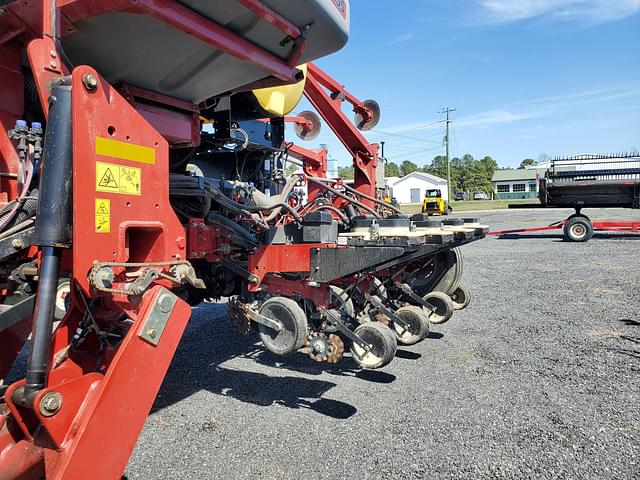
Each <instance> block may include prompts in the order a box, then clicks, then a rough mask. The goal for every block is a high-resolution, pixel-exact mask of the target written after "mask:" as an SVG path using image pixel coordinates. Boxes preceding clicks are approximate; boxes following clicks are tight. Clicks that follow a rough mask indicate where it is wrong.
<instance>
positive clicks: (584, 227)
mask: <svg viewBox="0 0 640 480" xmlns="http://www.w3.org/2000/svg"><path fill="white" fill-rule="evenodd" d="M591 237H593V225H592V224H591V221H590V220H589V219H588V218H586V217H582V216H579V217H573V218H570V219H569V221H567V223H566V224H565V226H564V238H565V240H568V241H570V242H586V241H587V240H589V239H590V238H591Z"/></svg>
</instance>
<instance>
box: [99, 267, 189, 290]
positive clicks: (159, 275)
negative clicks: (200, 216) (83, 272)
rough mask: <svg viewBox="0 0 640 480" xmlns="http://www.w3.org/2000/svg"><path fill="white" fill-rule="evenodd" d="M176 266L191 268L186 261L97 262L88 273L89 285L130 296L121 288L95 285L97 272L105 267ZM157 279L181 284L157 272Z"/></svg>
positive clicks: (173, 278) (175, 279) (174, 278)
mask: <svg viewBox="0 0 640 480" xmlns="http://www.w3.org/2000/svg"><path fill="white" fill-rule="evenodd" d="M176 265H188V266H189V267H191V263H190V262H188V261H186V260H181V261H174V262H97V263H95V264H94V265H93V267H92V268H91V272H90V273H89V281H90V282H91V285H92V286H93V288H95V289H96V290H97V291H99V292H104V293H116V294H123V295H131V292H130V291H128V290H125V289H122V288H108V287H103V286H100V285H97V284H96V282H95V281H94V280H95V276H96V274H97V272H98V271H99V270H100V269H101V268H105V267H109V268H110V267H119V268H140V267H147V268H153V267H173V266H176ZM158 277H159V278H164V279H166V280H169V281H171V282H173V283H176V284H178V285H180V284H181V281H180V279H178V278H176V277H172V276H171V275H168V274H166V273H163V272H158Z"/></svg>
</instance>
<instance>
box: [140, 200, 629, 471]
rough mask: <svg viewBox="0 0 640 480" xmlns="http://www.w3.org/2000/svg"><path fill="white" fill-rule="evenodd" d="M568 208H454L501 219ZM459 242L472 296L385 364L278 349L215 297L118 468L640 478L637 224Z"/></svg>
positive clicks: (517, 222) (500, 225)
mask: <svg viewBox="0 0 640 480" xmlns="http://www.w3.org/2000/svg"><path fill="white" fill-rule="evenodd" d="M585 213H587V214H588V215H590V216H592V218H593V219H594V220H595V219H598V220H605V219H609V220H623V219H626V220H631V219H639V218H640V217H639V215H638V213H637V211H626V210H607V211H604V210H593V211H586V212H585ZM567 214H568V212H567V211H560V210H534V211H528V210H526V211H523V210H516V211H494V212H487V213H481V214H477V213H474V214H465V215H474V216H480V217H481V218H482V220H483V221H486V222H487V223H490V224H491V226H492V229H505V228H517V227H521V226H524V227H530V226H534V225H545V224H548V223H551V222H553V221H555V220H560V219H562V218H563V217H564V216H566V215H567ZM463 252H464V254H465V264H464V265H465V273H464V280H463V284H464V285H465V286H466V287H467V288H468V289H469V291H470V292H471V294H472V302H471V305H470V306H469V307H468V308H467V309H466V310H464V311H461V312H457V313H456V314H455V315H454V317H453V319H452V320H451V321H450V322H449V323H447V324H444V325H439V326H433V327H432V329H431V333H430V336H429V338H428V339H427V340H425V341H424V342H422V343H420V344H418V345H416V346H413V347H401V348H399V350H398V355H397V357H396V358H395V360H394V361H393V362H392V363H391V364H390V365H389V366H387V367H386V368H384V369H382V370H379V371H362V370H359V369H358V368H357V367H356V364H355V362H353V361H352V360H351V359H350V358H346V359H345V360H344V361H343V362H342V363H341V364H339V365H336V366H322V365H316V364H313V363H312V362H311V361H310V360H309V359H308V358H307V357H306V356H304V355H301V354H296V355H292V356H290V357H286V358H281V357H276V356H275V355H272V354H270V353H269V352H266V351H264V350H263V349H262V348H261V347H260V345H259V343H258V342H257V338H256V337H248V338H247V337H242V336H240V335H238V334H236V333H235V331H234V330H233V329H232V328H231V326H230V322H229V320H228V318H227V311H226V305H224V304H208V305H202V306H199V307H197V308H196V309H195V310H194V313H193V317H192V319H191V322H190V325H189V327H188V330H187V332H186V334H185V336H184V338H183V340H182V342H181V345H180V348H179V350H178V352H177V354H176V356H175V359H174V361H173V363H172V366H171V368H170V371H169V372H168V375H167V377H166V380H165V382H164V384H163V386H162V389H161V391H160V394H159V396H158V399H157V401H156V403H155V406H154V408H153V411H152V413H151V415H150V416H149V418H148V420H147V423H146V426H145V428H144V431H143V432H142V434H141V436H140V439H139V441H138V444H137V446H136V449H135V452H134V454H133V456H132V458H131V461H130V463H129V466H128V469H127V477H128V478H129V479H169V478H171V479H174V478H177V479H225V480H235V479H255V480H294V479H295V480H298V479H323V480H332V479H336V480H337V479H358V480H364V479H427V478H428V479H458V478H464V479H494V478H497V479H522V478H549V479H552V478H553V479H633V478H640V381H639V380H640V315H639V314H638V310H639V307H640V236H632V235H627V234H597V235H596V236H595V238H594V239H592V240H591V241H589V242H588V243H585V244H575V243H567V242H563V241H562V238H561V234H560V232H556V233H553V232H551V233H541V234H528V235H520V236H518V237H516V236H507V237H503V238H496V237H492V238H487V239H485V240H482V241H479V242H476V243H474V244H471V245H468V246H466V247H464V248H463Z"/></svg>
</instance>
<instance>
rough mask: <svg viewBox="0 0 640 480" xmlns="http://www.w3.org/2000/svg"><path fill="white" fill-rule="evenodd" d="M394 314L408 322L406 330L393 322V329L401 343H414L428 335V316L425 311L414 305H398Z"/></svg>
mask: <svg viewBox="0 0 640 480" xmlns="http://www.w3.org/2000/svg"><path fill="white" fill-rule="evenodd" d="M395 314H396V315H397V316H398V317H400V319H401V320H403V321H405V322H407V323H408V324H409V328H408V330H404V329H403V328H401V327H400V325H396V324H395V323H394V324H393V331H394V332H395V334H396V339H397V340H398V343H401V344H402V345H415V344H416V343H418V342H421V341H422V340H424V339H425V338H427V335H429V316H428V315H427V314H426V312H425V311H424V310H423V309H422V308H420V307H415V306H406V307H400V308H399V309H398V310H396V311H395Z"/></svg>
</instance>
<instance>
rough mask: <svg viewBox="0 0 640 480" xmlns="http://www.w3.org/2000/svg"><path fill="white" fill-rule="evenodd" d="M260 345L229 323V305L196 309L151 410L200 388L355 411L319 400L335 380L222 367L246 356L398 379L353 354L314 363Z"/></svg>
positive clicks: (260, 400)
mask: <svg viewBox="0 0 640 480" xmlns="http://www.w3.org/2000/svg"><path fill="white" fill-rule="evenodd" d="M256 343H257V340H256V337H255V336H249V337H243V336H242V335H240V334H238V333H237V332H236V331H235V330H234V329H233V327H231V325H230V322H229V321H228V319H227V308H226V305H219V304H217V305H216V304H214V305H203V306H199V307H196V308H195V309H194V314H193V317H192V319H191V321H190V323H189V325H188V327H187V330H186V331H185V334H184V336H183V337H182V340H181V342H180V345H179V347H178V349H177V351H176V354H175V355H174V358H173V361H172V362H171V366H170V367H169V371H168V372H167V375H166V377H165V379H164V382H163V384H162V386H161V388H160V392H159V393H158V397H157V399H156V402H155V404H154V406H153V409H152V413H153V412H157V411H159V410H162V409H163V408H166V407H168V406H170V405H173V404H174V403H177V402H179V401H181V400H183V399H185V398H187V397H189V396H191V395H193V394H195V393H197V392H199V391H202V390H206V391H209V392H211V393H215V394H217V395H223V396H227V397H233V398H235V399H238V400H240V401H242V402H246V403H252V404H254V405H260V406H269V405H282V406H285V407H288V408H293V409H298V408H307V409H309V410H313V411H315V412H318V413H320V414H321V415H326V416H329V417H332V418H337V419H346V418H349V417H351V416H353V415H354V414H355V413H356V411H357V409H356V408H355V407H354V406H353V405H349V404H347V403H344V402H340V401H336V400H331V399H325V398H321V397H322V395H324V394H325V393H326V392H327V391H329V390H330V389H331V388H333V387H335V386H336V384H335V383H332V382H328V381H325V380H317V379H308V378H304V377H300V376H285V377H282V376H277V375H269V374H265V373H259V372H251V371H244V370H235V369H231V368H225V367H222V366H221V364H222V363H224V362H226V361H228V360H231V359H233V358H248V359H251V360H253V361H255V362H256V363H258V364H261V365H264V366H269V367H273V368H277V369H287V370H291V371H293V372H299V373H304V374H312V375H321V374H322V373H323V372H326V373H329V374H333V375H339V376H352V377H356V378H360V379H362V380H365V381H369V382H376V383H391V382H393V381H394V380H395V379H396V377H395V376H394V375H391V374H388V373H385V372H380V371H373V372H369V371H363V370H361V369H360V368H359V367H358V365H357V364H356V362H355V361H354V360H353V359H351V358H350V357H347V358H345V359H344V360H343V361H342V362H340V363H339V364H338V365H325V364H313V363H312V362H311V360H309V358H308V357H307V356H306V355H301V354H294V355H291V356H288V357H279V356H277V355H274V354H272V353H271V352H268V351H265V350H263V349H262V347H261V346H259V345H257V344H256Z"/></svg>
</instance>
